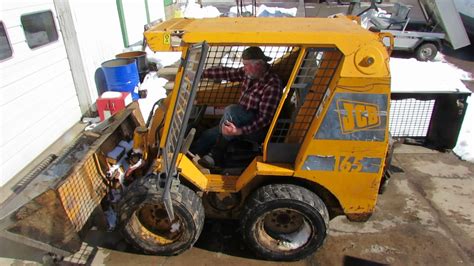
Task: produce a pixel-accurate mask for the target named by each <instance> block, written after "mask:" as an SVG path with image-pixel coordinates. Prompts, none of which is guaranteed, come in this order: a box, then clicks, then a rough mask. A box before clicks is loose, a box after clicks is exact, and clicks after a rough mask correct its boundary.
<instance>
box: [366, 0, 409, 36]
mask: <svg viewBox="0 0 474 266" xmlns="http://www.w3.org/2000/svg"><path fill="white" fill-rule="evenodd" d="M410 10H411V6H409V5H405V4H402V3H395V4H394V11H393V12H392V13H389V14H391V16H390V17H388V18H386V17H380V16H374V17H371V18H370V22H372V24H374V25H375V27H377V29H379V30H388V29H390V30H401V29H403V27H404V25H405V23H407V21H408V14H409V13H410Z"/></svg>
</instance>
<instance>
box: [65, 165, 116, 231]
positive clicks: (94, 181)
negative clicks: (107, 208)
mask: <svg viewBox="0 0 474 266" xmlns="http://www.w3.org/2000/svg"><path fill="white" fill-rule="evenodd" d="M58 192H59V197H60V198H61V202H62V205H63V206H64V209H65V211H66V213H67V215H68V217H69V220H71V222H72V224H73V225H74V228H75V230H76V231H80V230H81V229H82V227H83V226H84V224H85V223H86V221H87V219H88V218H89V216H90V214H91V213H92V211H94V209H95V207H96V206H98V205H99V204H100V201H101V199H102V198H103V197H104V195H105V193H107V187H106V185H105V184H104V183H103V182H102V179H101V176H100V175H99V172H98V171H97V168H96V165H95V163H94V159H93V157H92V156H90V157H89V158H88V159H87V160H86V161H85V163H84V165H83V166H82V167H81V168H79V169H78V170H77V171H75V172H73V173H72V174H71V175H70V176H69V177H68V178H67V179H66V181H65V182H64V183H63V184H62V185H61V186H60V187H59V189H58Z"/></svg>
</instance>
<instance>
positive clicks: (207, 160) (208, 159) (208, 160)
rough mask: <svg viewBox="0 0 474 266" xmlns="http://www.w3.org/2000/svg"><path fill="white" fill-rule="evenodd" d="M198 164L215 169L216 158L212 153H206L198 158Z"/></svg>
mask: <svg viewBox="0 0 474 266" xmlns="http://www.w3.org/2000/svg"><path fill="white" fill-rule="evenodd" d="M198 164H199V165H201V166H202V167H204V168H207V169H213V168H214V167H215V166H216V163H215V162H214V158H212V153H208V154H206V155H204V156H203V157H202V158H201V159H199V160H198Z"/></svg>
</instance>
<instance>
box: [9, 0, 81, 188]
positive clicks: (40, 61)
mask: <svg viewBox="0 0 474 266" xmlns="http://www.w3.org/2000/svg"><path fill="white" fill-rule="evenodd" d="M0 8H1V12H0V14H1V15H0V20H2V21H3V23H4V24H5V27H6V30H7V33H8V36H9V38H10V42H11V43H12V48H13V56H12V57H11V58H9V59H6V60H4V61H2V62H0V73H1V79H0V114H1V117H0V129H1V135H0V156H1V157H0V170H1V172H0V186H3V185H4V184H5V183H6V182H8V181H9V180H10V179H11V178H12V177H13V176H14V175H15V174H17V173H18V172H19V171H20V170H21V169H22V168H23V167H25V166H26V165H27V164H28V163H29V162H30V161H32V160H33V159H34V158H35V157H36V156H38V155H39V154H40V153H41V152H42V151H43V150H44V149H45V148H47V147H48V146H49V145H50V144H51V143H53V142H54V141H55V140H56V139H57V138H58V137H60V136H61V135H62V134H63V133H64V132H66V131H67V130H68V129H69V128H70V127H71V126H72V125H74V123H75V122H77V121H78V120H79V119H80V117H81V112H80V109H79V103H78V100H77V96H76V90H75V88H74V83H73V80H72V76H71V71H70V67H69V62H68V60H67V55H66V51H65V48H64V43H63V39H62V37H61V32H60V29H59V26H58V20H57V17H56V12H55V8H54V4H53V0H35V1H26V0H22V1H19V0H7V1H2V5H1V7H0ZM45 10H51V12H53V15H54V16H55V17H54V19H55V22H56V28H57V31H58V35H59V39H58V40H57V41H55V42H53V43H50V44H47V45H45V46H41V47H38V48H35V49H30V48H29V47H28V45H27V43H26V40H25V35H24V33H23V29H22V27H21V22H20V17H21V15H23V14H27V13H31V12H38V11H45Z"/></svg>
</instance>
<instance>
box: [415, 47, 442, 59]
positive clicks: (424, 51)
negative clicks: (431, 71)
mask: <svg viewBox="0 0 474 266" xmlns="http://www.w3.org/2000/svg"><path fill="white" fill-rule="evenodd" d="M415 53H416V59H418V60H419V61H431V60H433V59H434V58H435V57H436V54H437V53H438V47H436V45H434V44H432V43H424V44H422V45H420V46H419V47H418V48H416V52H415Z"/></svg>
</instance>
